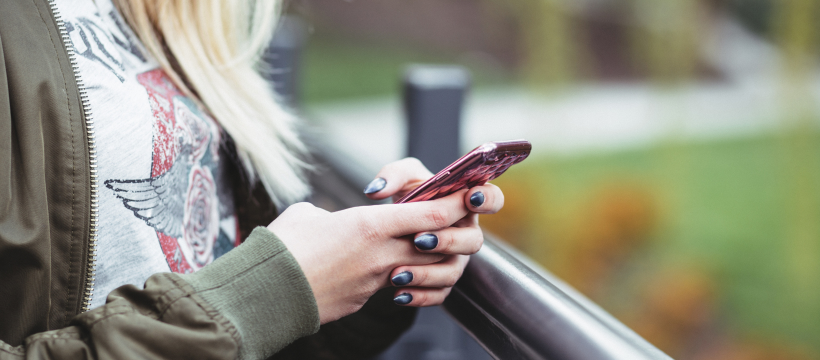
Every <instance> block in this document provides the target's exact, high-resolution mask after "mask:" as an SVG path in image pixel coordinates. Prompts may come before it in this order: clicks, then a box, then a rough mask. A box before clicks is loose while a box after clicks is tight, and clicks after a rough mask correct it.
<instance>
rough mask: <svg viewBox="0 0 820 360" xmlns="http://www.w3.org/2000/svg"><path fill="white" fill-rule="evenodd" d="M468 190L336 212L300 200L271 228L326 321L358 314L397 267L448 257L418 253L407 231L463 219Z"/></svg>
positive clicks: (427, 229) (436, 227) (432, 229)
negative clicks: (304, 281) (289, 254)
mask: <svg viewBox="0 0 820 360" xmlns="http://www.w3.org/2000/svg"><path fill="white" fill-rule="evenodd" d="M466 192H467V191H466V190H463V191H461V192H459V193H456V194H453V195H451V196H448V197H445V198H441V199H438V200H435V201H427V202H423V203H413V204H396V205H393V204H391V205H375V206H362V207H356V208H350V209H346V210H342V211H338V212H334V213H330V212H327V211H325V210H322V209H319V208H316V207H314V206H313V205H311V204H308V203H299V204H295V205H293V206H291V207H289V208H288V209H287V210H285V212H283V213H282V214H281V215H280V216H279V217H278V218H276V220H274V221H273V222H272V223H271V224H270V225H268V229H270V230H271V231H272V232H273V233H275V234H276V235H277V236H278V237H279V239H281V240H282V242H284V243H285V246H287V248H288V250H289V251H290V252H291V254H293V257H294V258H295V259H296V261H297V262H298V263H299V266H300V267H301V268H302V271H303V272H304V274H305V276H306V277H307V280H308V282H309V283H310V286H311V289H312V290H313V294H314V296H315V298H316V302H317V304H318V306H319V318H320V321H321V322H322V323H323V324H324V323H327V322H329V321H333V320H336V319H339V318H341V317H343V316H346V315H348V314H351V313H354V312H356V311H357V310H358V309H359V308H361V307H362V305H364V303H365V302H366V301H367V300H368V299H369V298H370V296H372V295H373V294H374V293H375V292H376V291H377V290H379V289H382V288H385V287H388V286H390V281H389V279H390V273H391V271H393V269H395V268H396V267H399V266H408V265H409V266H418V265H428V264H435V263H438V262H440V261H441V260H442V259H444V258H445V255H442V254H438V253H433V252H430V253H423V252H419V251H418V250H416V248H415V246H414V245H413V242H412V241H411V237H409V236H407V235H408V234H416V233H420V232H435V231H439V230H441V229H445V228H447V227H449V226H451V225H453V224H454V223H456V222H458V221H460V220H461V219H462V218H463V217H464V216H466V215H467V213H468V211H467V209H466V208H465V206H464V203H463V201H462V198H463V196H464V194H465V193H466ZM459 246H461V245H459ZM471 247H475V245H472V246H471Z"/></svg>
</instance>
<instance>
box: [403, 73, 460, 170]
mask: <svg viewBox="0 0 820 360" xmlns="http://www.w3.org/2000/svg"><path fill="white" fill-rule="evenodd" d="M469 86H470V73H469V72H468V71H467V70H466V69H465V68H463V67H460V66H430V65H413V66H410V67H409V68H408V69H407V71H406V73H405V77H404V109H405V114H406V117H407V154H408V156H412V157H415V158H418V159H419V160H421V162H422V163H424V165H426V166H427V168H428V169H430V171H432V172H434V173H435V172H437V171H439V170H441V169H443V168H444V167H445V166H447V165H449V164H450V163H451V162H453V161H454V160H456V159H458V158H459V156H461V143H460V138H461V134H460V133H461V113H462V108H463V107H464V99H465V96H466V94H467V90H468V88H469Z"/></svg>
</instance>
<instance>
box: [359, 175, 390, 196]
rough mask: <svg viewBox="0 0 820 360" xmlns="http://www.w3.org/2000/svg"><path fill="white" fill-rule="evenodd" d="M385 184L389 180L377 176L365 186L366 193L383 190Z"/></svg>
mask: <svg viewBox="0 0 820 360" xmlns="http://www.w3.org/2000/svg"><path fill="white" fill-rule="evenodd" d="M385 185H387V180H385V179H384V178H375V179H373V181H371V182H370V184H367V187H366V188H364V193H365V194H368V195H369V194H375V193H377V192H379V191H382V189H384V187H385Z"/></svg>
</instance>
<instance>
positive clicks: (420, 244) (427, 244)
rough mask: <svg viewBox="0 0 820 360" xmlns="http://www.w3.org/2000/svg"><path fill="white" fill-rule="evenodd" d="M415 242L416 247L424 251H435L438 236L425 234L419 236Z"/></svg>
mask: <svg viewBox="0 0 820 360" xmlns="http://www.w3.org/2000/svg"><path fill="white" fill-rule="evenodd" d="M413 242H414V243H416V247H417V248H419V249H422V250H433V249H435V248H436V246H438V236H435V235H433V234H424V235H419V236H418V237H416V238H415V239H413Z"/></svg>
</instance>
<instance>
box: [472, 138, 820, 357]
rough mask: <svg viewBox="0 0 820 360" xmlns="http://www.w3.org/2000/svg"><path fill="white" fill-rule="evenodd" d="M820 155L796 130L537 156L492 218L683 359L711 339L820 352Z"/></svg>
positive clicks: (510, 178)
mask: <svg viewBox="0 0 820 360" xmlns="http://www.w3.org/2000/svg"><path fill="white" fill-rule="evenodd" d="M818 150H820V149H818V139H817V137H816V136H814V135H805V134H792V135H770V136H758V137H754V138H745V139H730V140H720V141H709V142H695V143H686V144H675V145H672V144H667V145H661V146H657V147H655V148H650V149H644V150H632V151H623V152H614V153H607V154H593V155H585V156H576V157H564V158H550V157H533V158H531V159H528V160H527V161H526V162H525V163H523V164H522V165H520V166H519V167H518V168H513V169H511V170H510V171H508V172H507V173H506V174H505V175H504V176H503V177H501V178H499V179H498V180H496V184H497V185H499V186H501V187H502V189H504V191H505V194H507V197H508V199H507V200H508V201H507V206H506V207H505V209H504V210H503V211H502V212H501V213H500V214H498V215H496V216H494V217H493V218H489V217H488V218H486V220H485V219H482V221H483V222H484V223H485V224H486V226H487V227H488V228H489V229H490V230H491V231H495V232H497V233H499V234H500V235H502V237H505V238H507V239H508V240H509V241H511V242H512V243H514V244H515V245H516V246H518V247H519V248H521V249H523V250H524V251H525V252H526V253H528V254H530V256H532V257H534V258H536V259H537V260H538V261H540V262H541V263H543V264H544V265H545V266H546V267H547V268H549V269H551V270H553V271H555V272H556V273H558V274H559V275H560V276H562V277H564V278H566V279H567V280H568V281H569V282H570V283H572V284H573V285H575V286H577V287H578V288H579V289H581V290H582V291H584V292H586V293H587V294H588V295H589V296H591V297H592V298H593V299H594V300H596V301H598V302H600V303H601V304H602V305H603V306H604V307H605V308H607V309H609V310H610V311H612V312H613V313H614V314H615V315H616V316H619V317H621V318H622V319H624V321H626V322H627V323H628V324H629V325H631V326H632V327H633V328H635V329H636V330H638V331H639V332H641V329H647V331H646V332H648V333H644V334H642V335H644V336H645V337H647V338H648V339H649V340H650V341H653V340H655V339H657V341H655V342H656V344H658V345H659V346H661V348H664V347H666V349H664V350H667V351H669V352H670V353H680V351H686V349H688V348H691V347H700V348H703V347H704V343H703V339H702V338H699V336H700V337H702V336H703V334H705V333H718V334H721V337H722V338H723V339H726V340H725V341H732V342H740V343H746V342H755V341H757V340H758V339H766V341H771V342H773V343H778V344H781V343H785V344H787V345H785V346H786V347H794V348H799V347H800V346H801V345H800V344H805V345H810V346H814V347H815V348H814V350H811V351H817V350H818V349H820V348H818V347H817V345H816V344H817V342H816V339H817V338H820V316H818V315H820V296H819V295H820V292H818V288H820V281H818V280H819V279H820V252H818V243H820V233H818V226H817V223H818V222H820V211H818V209H819V208H820V177H818V176H817V175H818V170H820V151H818ZM676 307H677V308H676ZM693 313H694V314H693ZM664 332H669V333H671V334H670V335H669V336H665V335H664V334H663V333H664ZM666 337H670V338H683V340H674V339H666ZM667 343H668V344H667ZM705 345H706V347H708V346H711V345H712V344H708V343H707V344H705ZM777 346H781V345H777ZM815 356H816V354H814V356H813V355H809V358H812V357H815Z"/></svg>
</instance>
